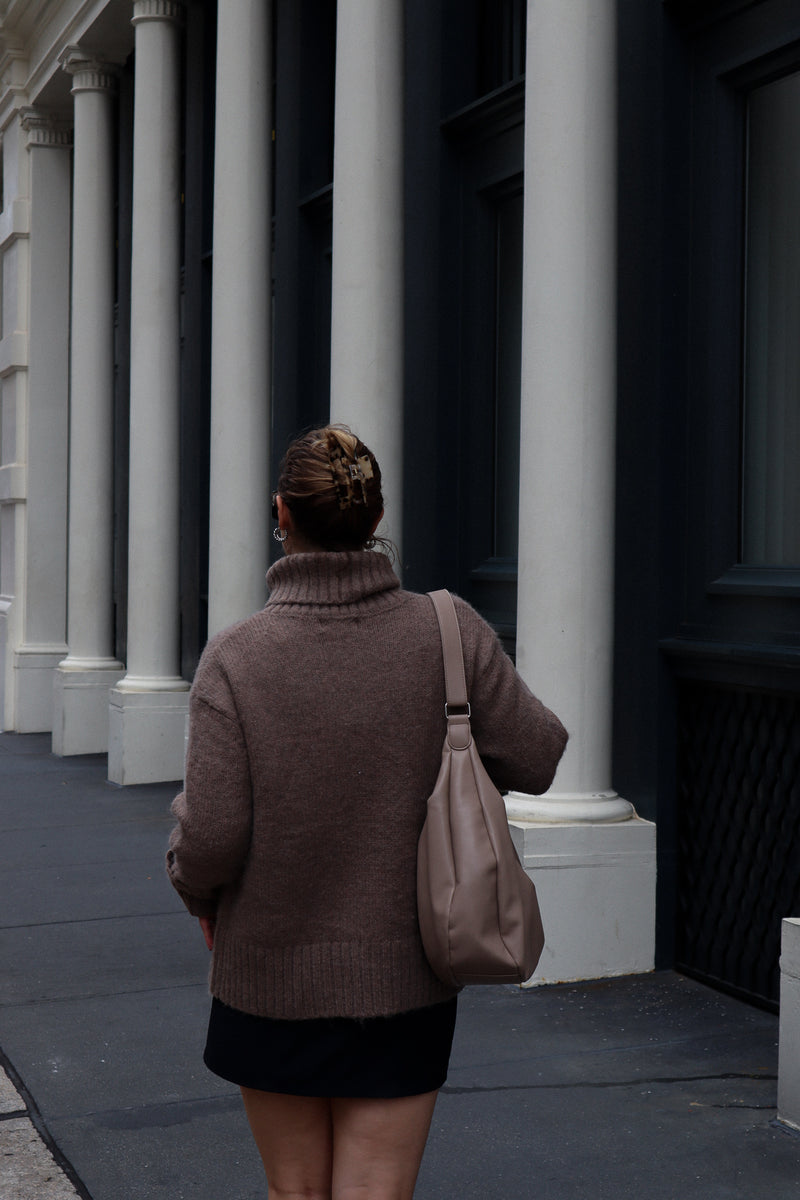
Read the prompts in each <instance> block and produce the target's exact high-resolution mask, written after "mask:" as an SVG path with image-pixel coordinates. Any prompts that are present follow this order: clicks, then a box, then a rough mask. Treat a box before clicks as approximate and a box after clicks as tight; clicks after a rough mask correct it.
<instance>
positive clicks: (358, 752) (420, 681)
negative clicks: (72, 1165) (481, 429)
mask: <svg viewBox="0 0 800 1200" xmlns="http://www.w3.org/2000/svg"><path fill="white" fill-rule="evenodd" d="M267 580H268V584H269V588H270V598H269V601H268V603H267V605H266V607H265V608H264V609H263V610H262V611H261V612H259V613H256V614H255V616H252V617H249V618H248V619H247V620H245V621H242V622H241V623H240V624H238V625H234V626H233V627H232V628H231V629H228V630H226V631H225V632H223V633H221V634H219V635H218V636H217V637H215V638H213V639H212V640H211V641H210V642H209V643H208V646H207V647H206V649H205V651H204V653H203V657H202V659H201V662H200V665H199V667H198V670H197V675H196V677H195V681H194V685H193V687H192V694H191V716H190V732H189V748H188V756H187V762H186V780H185V787H184V791H183V792H182V793H181V794H180V795H179V796H178V797H177V798H176V800H175V801H174V804H173V812H174V815H175V817H176V818H177V825H176V827H175V829H174V830H173V833H172V836H171V838H170V849H169V852H168V855H167V870H168V873H169V876H170V879H171V880H172V883H173V884H174V886H175V887H176V888H177V890H178V892H179V893H180V895H181V897H182V899H183V901H184V903H185V904H186V906H187V908H188V909H189V911H190V912H191V913H193V914H194V915H195V916H211V915H216V918H217V924H216V932H215V943H214V952H213V958H212V967H211V991H212V993H213V994H214V995H215V996H217V997H218V998H219V999H220V1000H222V1001H223V1002H224V1003H226V1004H229V1005H231V1006H232V1007H234V1008H238V1009H241V1010H243V1011H244V1012H249V1013H256V1014H260V1015H265V1016H272V1017H282V1018H310V1017H322V1016H352V1017H368V1016H379V1015H386V1014H390V1013H395V1012H402V1011H404V1010H407V1009H412V1008H419V1007H423V1006H425V1005H428V1004H434V1003H436V1002H438V1001H440V1000H444V999H447V998H448V997H449V996H451V995H452V994H453V993H452V991H451V990H450V989H448V988H447V987H445V985H444V984H442V983H440V982H439V980H438V979H436V977H435V976H434V974H433V972H432V971H431V970H430V968H429V966H428V964H427V961H426V959H425V956H424V953H423V950H422V944H421V941H420V937H419V930H418V925H417V913H416V850H417V840H418V838H419V833H420V829H421V828H422V823H423V821H424V818H425V805H426V800H427V798H428V795H429V794H430V792H431V791H432V789H433V786H434V783H435V781H436V776H437V773H438V770H439V764H440V760H441V753H442V742H443V740H444V736H445V718H444V672H443V667H442V652H441V643H440V640H439V629H438V625H437V622H436V616H435V613H434V610H433V606H432V604H431V602H430V600H429V599H428V598H427V597H426V596H420V595H415V594H413V593H410V592H406V591H403V590H401V588H400V586H399V583H398V580H397V577H396V576H395V574H394V572H393V571H392V568H391V565H390V563H389V561H388V559H387V558H386V557H385V556H384V555H383V554H379V553H374V552H369V551H364V552H357V553H343V554H337V553H319V554H292V555H289V556H287V557H285V558H284V559H282V560H281V561H280V562H278V563H276V564H275V566H273V567H272V568H271V570H270V572H269V575H268V577H267ZM456 609H457V612H458V616H459V622H460V625H461V632H462V640H463V643H464V657H465V661H466V674H467V686H468V688H469V690H470V700H471V704H472V727H473V732H474V736H475V742H476V745H477V747H478V749H479V751H480V753H481V755H482V757H483V761H484V763H485V764H486V766H487V769H488V770H489V772H490V774H491V775H492V777H493V778H494V781H495V783H496V784H497V785H498V786H499V787H500V788H501V789H509V788H516V789H519V790H521V791H525V792H532V793H540V792H543V791H545V790H546V789H547V788H548V787H549V785H550V782H551V780H552V778H553V774H554V772H555V768H556V764H557V763H558V760H559V758H560V757H561V754H562V751H563V749H564V745H565V742H566V736H567V735H566V733H565V731H564V728H563V726H562V725H561V722H560V721H559V720H558V718H557V717H555V716H554V715H553V714H552V713H551V712H549V711H548V709H546V708H545V707H544V706H543V705H542V704H541V703H540V702H539V701H538V700H537V699H536V698H535V697H534V696H533V695H532V694H531V693H530V691H529V690H528V688H527V687H526V686H525V684H524V683H523V682H522V680H521V679H520V678H519V676H518V675H517V674H516V672H515V671H514V668H513V666H512V663H511V660H510V659H509V658H508V657H507V655H506V654H505V653H504V652H503V649H502V647H501V646H500V644H499V642H498V640H497V638H496V637H495V635H494V633H493V631H492V630H491V629H490V628H489V626H488V625H487V624H486V623H485V622H484V621H483V620H482V618H481V617H479V616H478V614H477V613H476V612H475V611H474V610H473V609H472V608H470V607H469V605H467V604H466V603H464V601H461V600H458V599H456Z"/></svg>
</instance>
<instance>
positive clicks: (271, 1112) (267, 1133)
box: [242, 1087, 333, 1200]
mask: <svg viewBox="0 0 800 1200" xmlns="http://www.w3.org/2000/svg"><path fill="white" fill-rule="evenodd" d="M242 1098H243V1100H244V1107H245V1111H246V1113H247V1119H248V1121H249V1122H250V1129H251V1130H252V1133H253V1137H254V1138H255V1142H256V1145H257V1146H258V1151H259V1154H260V1155H261V1160H262V1162H263V1163H264V1170H265V1172H266V1175H267V1183H268V1185H269V1200H300V1198H301V1197H302V1200H331V1168H332V1161H333V1139H332V1124H331V1102H330V1100H324V1099H317V1098H316V1097H313V1096H282V1095H278V1094H277V1093H275V1092H259V1091H256V1090H255V1089H254V1088H245V1087H243V1088H242Z"/></svg>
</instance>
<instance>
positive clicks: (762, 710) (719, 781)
mask: <svg viewBox="0 0 800 1200" xmlns="http://www.w3.org/2000/svg"><path fill="white" fill-rule="evenodd" d="M799 851H800V699H798V698H796V697H794V696H782V695H775V694H766V693H759V692H752V691H747V690H744V689H738V688H729V687H721V686H718V685H711V684H708V683H695V682H692V683H684V684H682V685H681V690H680V694H679V702H678V905H677V908H678V912H677V930H676V958H677V965H678V966H679V968H680V969H682V970H685V971H687V972H689V973H691V974H693V975H695V976H697V977H698V978H700V979H703V980H704V981H705V982H707V983H710V984H712V985H714V986H718V987H722V988H725V989H726V990H729V991H732V992H733V993H735V994H737V995H741V996H742V997H743V998H747V999H750V1000H752V1001H754V1002H758V1003H761V1004H766V1005H768V1006H769V1007H775V1006H777V1003H778V994H779V983H780V969H779V956H780V934H781V929H780V923H781V919H782V918H783V917H791V916H800V853H799Z"/></svg>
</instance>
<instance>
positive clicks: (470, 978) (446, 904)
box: [417, 591, 544, 987]
mask: <svg viewBox="0 0 800 1200" xmlns="http://www.w3.org/2000/svg"><path fill="white" fill-rule="evenodd" d="M428 594H429V596H430V598H431V600H432V601H433V605H434V608H435V609H436V615H437V617H438V619H439V629H440V632H441V635H442V650H443V654H444V673H445V690H446V704H445V715H446V717H447V736H446V738H445V742H444V748H443V750H442V765H441V768H440V770H439V778H438V779H437V781H436V787H435V788H434V790H433V793H432V795H431V796H430V798H429V799H428V813H427V816H426V818H425V824H424V826H423V829H422V834H421V836H420V840H419V848H418V853H417V904H418V908H419V925H420V931H421V933H422V943H423V946H424V947H425V953H426V955H427V957H428V961H429V962H430V964H431V967H432V968H433V970H434V972H435V973H436V975H438V977H439V978H440V979H441V980H443V982H444V983H448V984H451V985H452V986H454V987H460V986H461V985H462V984H466V983H524V981H525V980H526V979H529V978H530V976H531V975H532V974H533V972H534V970H535V969H536V964H537V963H538V961H539V956H540V955H541V953H542V947H543V946H544V932H543V930H542V920H541V916H540V915H539V904H538V901H537V899H536V889H535V888H534V886H533V883H532V881H531V880H530V879H529V878H528V876H527V875H526V874H525V871H524V869H523V867H522V864H521V863H520V861H519V859H518V858H517V853H516V850H515V849H514V843H513V842H512V840H511V833H510V831H509V828H508V819H507V817H506V809H505V805H504V803H503V797H502V796H501V795H500V793H499V792H498V790H497V788H496V787H495V786H494V784H493V783H492V781H491V779H490V778H489V776H488V774H487V773H486V770H485V768H484V766H483V763H482V762H481V760H480V757H479V755H478V751H477V749H476V747H475V743H474V742H473V740H472V731H471V728H470V707H469V700H468V696H467V684H466V678H465V675H464V656H463V651H462V647H461V633H460V631H459V628H458V618H457V617H456V611H455V607H454V605H453V598H452V596H451V595H450V593H449V592H446V591H439V592H429V593H428Z"/></svg>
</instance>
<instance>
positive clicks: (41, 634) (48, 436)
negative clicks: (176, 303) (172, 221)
mask: <svg viewBox="0 0 800 1200" xmlns="http://www.w3.org/2000/svg"><path fill="white" fill-rule="evenodd" d="M21 126H22V130H23V134H24V137H25V143H26V145H27V156H28V162H27V172H28V189H27V195H28V197H29V208H28V216H29V222H30V225H29V239H28V240H26V239H25V238H24V236H18V237H17V238H16V250H17V254H16V264H15V266H16V270H14V269H13V268H12V267H11V264H10V262H9V263H8V264H6V262H5V261H4V264H3V266H4V270H3V281H4V287H7V288H8V289H9V290H10V292H11V297H10V298H9V299H10V304H11V306H16V310H17V312H16V318H17V319H16V320H15V321H14V323H11V322H9V323H8V324H7V325H6V328H5V329H4V330H3V353H2V356H1V357H2V359H3V362H2V371H3V376H4V378H3V381H2V383H3V392H4V399H5V392H6V389H7V387H8V390H9V405H10V404H11V403H13V401H11V395H12V394H14V393H16V395H15V397H14V399H15V400H18V399H22V400H23V404H22V406H21V408H19V407H18V408H17V413H18V417H17V420H18V421H19V419H20V417H21V418H22V424H21V425H18V427H17V429H16V431H15V437H14V441H15V442H16V447H15V451H14V453H15V456H16V459H17V461H18V462H20V463H24V464H25V470H24V480H21V482H22V488H21V489H20V490H21V492H22V494H23V495H24V506H18V515H19V517H20V518H21V520H20V521H19V522H18V523H17V533H18V535H19V536H18V540H17V544H16V547H15V558H16V564H15V576H16V579H15V586H14V591H15V597H14V605H15V606H18V607H19V612H18V614H17V615H18V618H19V620H18V622H17V630H18V632H19V634H20V635H21V636H20V637H19V640H18V641H17V642H16V644H15V645H14V646H13V659H12V671H13V685H12V688H11V692H12V700H13V704H12V710H11V713H10V714H8V715H10V716H11V721H10V722H9V725H10V727H11V728H13V729H15V730H17V731H19V732H20V733H32V732H36V731H41V732H44V731H47V730H49V729H50V728H51V723H52V719H53V675H54V671H55V668H56V667H57V665H58V663H59V661H60V660H61V659H62V658H63V656H64V653H65V651H66V573H67V572H66V568H67V529H66V499H67V422H68V397H69V393H68V384H67V379H68V355H69V225H70V217H69V212H70V152H71V143H72V131H71V129H69V128H68V127H66V126H64V125H63V124H61V123H60V122H59V121H57V120H56V119H54V117H53V115H52V114H48V113H46V112H43V111H41V110H37V109H35V108H25V109H23V110H22V112H21ZM20 182H22V181H20ZM23 186H24V185H23ZM10 207H11V206H10ZM12 219H13V218H12ZM26 250H27V255H26V253H25V251H26ZM7 265H8V266H9V268H10V269H8V270H6V266H7ZM14 293H16V295H14ZM4 307H5V305H4ZM7 315H9V314H7ZM17 321H19V323H17ZM9 325H10V327H9ZM26 335H27V336H26ZM26 353H27V360H26ZM26 361H27V372H26V371H25V370H24V364H25V362H26ZM14 376H15V377H16V378H15V379H14V381H13V384H12V377H14ZM9 385H11V386H9ZM26 390H27V395H25V392H26ZM25 400H27V403H25ZM15 540H16V539H15Z"/></svg>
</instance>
